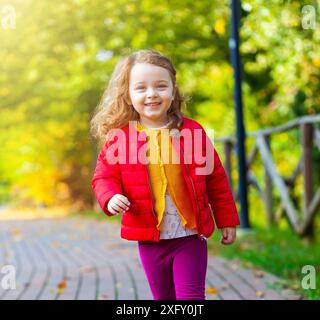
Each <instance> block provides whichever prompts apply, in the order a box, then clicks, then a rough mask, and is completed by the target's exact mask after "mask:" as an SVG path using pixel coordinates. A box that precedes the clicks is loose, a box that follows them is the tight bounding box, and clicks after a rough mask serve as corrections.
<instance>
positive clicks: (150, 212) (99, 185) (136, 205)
mask: <svg viewBox="0 0 320 320" xmlns="http://www.w3.org/2000/svg"><path fill="white" fill-rule="evenodd" d="M183 129H189V130H184V131H188V132H189V133H191V134H190V136H187V137H188V138H187V139H188V140H186V139H185V138H184V139H179V138H177V137H170V139H171V143H172V144H173V146H174V148H175V149H176V150H177V152H179V153H180V163H181V165H182V172H183V177H184V178H185V180H186V183H187V186H188V190H189V194H188V195H186V196H189V197H190V199H191V200H192V205H193V208H194V212H195V215H196V224H197V230H198V237H199V238H200V237H206V238H208V237H210V236H211V235H212V233H213V231H214V228H215V224H214V220H213V216H214V219H215V222H216V225H217V226H218V228H223V227H232V226H236V225H239V224H240V221H239V218H238V214H237V209H236V206H235V203H234V199H233V196H232V193H231V190H230V187H229V183H228V180H227V176H226V174H225V171H224V168H223V166H222V164H221V161H220V159H219V156H218V154H217V152H216V150H215V149H214V147H213V145H212V143H211V141H210V139H209V137H208V136H207V134H206V133H205V131H204V129H203V128H202V126H201V125H200V124H199V123H198V122H196V121H194V120H192V119H190V118H186V117H183V124H182V127H181V128H180V129H179V133H182V132H183V131H181V130H183ZM195 129H198V130H195ZM195 131H197V134H195ZM199 132H200V134H199ZM139 134H140V137H142V138H143V139H144V141H141V139H139V140H137V135H138V132H137V131H136V130H132V126H131V129H130V130H129V125H127V126H125V127H123V128H122V129H121V135H117V137H116V138H115V139H109V141H107V142H106V143H105V145H104V147H103V148H102V150H101V152H100V154H99V156H98V160H97V164H96V168H95V172H94V175H93V178H92V182H91V185H92V188H93V190H94V192H95V195H96V198H97V201H98V202H99V205H100V207H101V208H102V210H103V211H104V212H105V213H106V214H107V215H108V216H112V215H113V214H112V213H110V212H109V211H108V209H107V204H108V201H109V200H110V199H111V198H112V197H113V196H114V195H115V194H117V193H120V194H123V195H124V196H126V197H127V198H128V200H129V202H130V203H131V205H130V207H129V210H128V211H126V212H124V213H123V214H122V218H121V238H123V239H127V240H145V241H159V236H160V232H159V230H158V229H157V227H156V225H157V222H158V220H157V217H156V214H155V212H154V209H153V200H152V191H151V186H150V181H149V175H148V167H147V164H146V162H143V161H140V158H137V157H136V158H135V157H134V155H137V154H142V155H143V159H145V150H146V146H147V144H146V134H145V133H144V132H140V133H139ZM130 139H132V140H130ZM133 139H135V140H137V143H132V141H133ZM199 139H202V142H201V143H198V142H199V141H200V140H199ZM185 140H186V141H188V143H186V142H185ZM129 142H130V143H129ZM190 142H192V143H190ZM206 142H207V143H206ZM197 145H198V146H199V145H200V146H202V148H201V150H198V149H200V148H196V146H197ZM190 146H191V147H190ZM115 150H116V151H115ZM201 152H202V154H201ZM207 152H208V153H207ZM206 154H207V155H208V156H207V157H206V162H205V163H204V164H201V163H200V164H199V161H197V159H199V157H201V156H202V158H203V156H204V155H206ZM197 156H198V158H197ZM130 157H132V158H130ZM129 158H130V163H129ZM132 159H136V160H137V161H136V163H132V162H133V161H132ZM183 159H185V160H184V161H183ZM208 164H209V165H208ZM210 164H211V166H210ZM212 167H213V170H212ZM210 168H211V169H210ZM196 170H197V171H196ZM198 170H205V172H206V173H205V174H203V171H202V174H199V171H198ZM212 214H213V216H212Z"/></svg>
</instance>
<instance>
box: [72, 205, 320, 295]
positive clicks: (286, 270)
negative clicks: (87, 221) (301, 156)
mask: <svg viewBox="0 0 320 320" xmlns="http://www.w3.org/2000/svg"><path fill="white" fill-rule="evenodd" d="M72 216H75V217H82V218H83V217H85V218H93V219H97V220H101V221H106V219H108V221H110V222H115V223H120V221H121V216H120V215H119V216H115V217H107V216H106V215H105V214H104V213H102V212H98V213H97V212H93V211H86V212H81V213H75V214H73V215H72ZM317 230H319V227H318V228H317ZM220 238H221V232H220V230H216V231H215V232H214V234H213V236H212V237H210V238H209V240H208V250H209V253H210V254H215V255H220V256H223V257H225V258H226V259H239V260H241V261H242V263H243V265H245V266H248V267H259V268H261V269H263V270H265V271H267V272H270V273H273V274H275V275H277V276H279V277H280V278H282V279H284V283H283V285H284V286H288V287H289V288H292V289H294V290H296V291H297V292H299V293H300V294H301V295H302V296H304V297H305V298H307V299H320V239H319V236H318V239H316V241H315V242H314V243H308V242H306V241H304V240H301V239H300V238H299V237H298V236H296V235H295V234H294V233H293V232H292V231H291V230H289V229H288V227H287V226H286V225H285V224H282V225H280V226H279V227H277V228H275V227H274V228H267V227H264V226H262V225H261V224H259V225H254V228H253V229H252V231H251V232H248V233H245V232H243V233H242V232H241V230H240V229H238V236H237V241H236V242H235V243H234V244H233V245H231V246H224V245H221V244H220ZM304 265H312V266H314V267H315V268H316V289H309V290H304V289H302V287H301V280H302V278H303V276H305V275H303V274H302V272H301V269H302V267H303V266H304Z"/></svg>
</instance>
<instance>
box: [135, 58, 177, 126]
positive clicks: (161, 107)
mask: <svg viewBox="0 0 320 320" xmlns="http://www.w3.org/2000/svg"><path fill="white" fill-rule="evenodd" d="M129 95H130V99H131V103H132V105H133V107H134V109H135V110H136V111H137V112H138V113H139V115H140V121H141V123H142V124H143V125H146V126H149V127H159V126H162V125H165V124H166V123H167V122H168V116H167V111H168V109H169V108H170V106H171V103H172V101H173V99H174V90H173V84H172V81H171V78H170V75H169V71H168V70H167V69H165V68H162V67H159V66H156V65H153V64H149V63H137V64H135V65H134V66H133V67H132V69H131V73H130V82H129Z"/></svg>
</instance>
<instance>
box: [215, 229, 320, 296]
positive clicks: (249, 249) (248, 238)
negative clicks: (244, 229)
mask: <svg viewBox="0 0 320 320" xmlns="http://www.w3.org/2000/svg"><path fill="white" fill-rule="evenodd" d="M239 231H240V230H239ZM238 234H239V235H238V237H237V241H236V242H235V243H234V244H233V245H231V246H224V245H221V244H220V241H219V240H220V231H218V232H215V233H214V235H213V237H211V238H210V239H209V250H210V252H211V253H212V252H213V253H214V254H217V255H221V256H223V257H225V258H227V259H233V258H237V259H240V260H241V261H242V262H243V264H244V265H247V266H256V267H259V268H261V269H263V270H265V271H268V272H270V273H273V274H275V275H277V276H279V277H281V278H282V279H284V280H285V285H286V286H288V287H290V288H292V289H294V290H296V291H298V292H299V293H300V294H301V295H302V296H304V297H305V298H307V299H320V249H319V248H320V246H319V245H320V243H319V240H317V241H315V243H308V242H306V241H303V240H301V239H300V238H298V237H297V236H296V235H295V234H293V233H292V232H291V230H288V229H285V230H282V229H278V228H262V227H255V228H254V230H253V231H252V232H248V233H243V234H241V233H240V232H238ZM304 265H312V266H314V267H315V269H316V289H308V290H305V289H302V286H301V280H302V278H303V276H305V275H304V274H302V272H301V270H302V267H303V266H304ZM317 273H318V274H317Z"/></svg>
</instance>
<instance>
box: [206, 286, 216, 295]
mask: <svg viewBox="0 0 320 320" xmlns="http://www.w3.org/2000/svg"><path fill="white" fill-rule="evenodd" d="M206 293H210V294H217V293H218V290H217V288H213V287H210V288H207V289H206Z"/></svg>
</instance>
